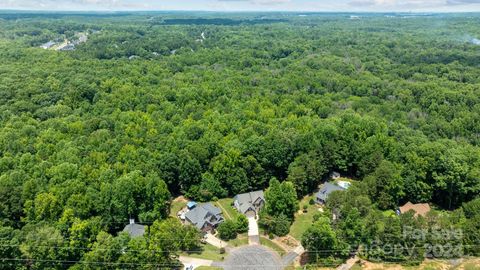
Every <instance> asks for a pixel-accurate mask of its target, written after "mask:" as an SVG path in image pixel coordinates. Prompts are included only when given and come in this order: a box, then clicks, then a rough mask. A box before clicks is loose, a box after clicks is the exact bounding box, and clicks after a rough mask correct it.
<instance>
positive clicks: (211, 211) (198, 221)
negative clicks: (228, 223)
mask: <svg viewBox="0 0 480 270" xmlns="http://www.w3.org/2000/svg"><path fill="white" fill-rule="evenodd" d="M185 220H187V221H188V222H190V223H191V224H192V225H193V226H195V227H197V228H198V229H199V230H201V231H204V232H207V231H211V230H213V229H215V228H216V227H217V226H218V224H220V223H222V222H223V221H224V219H223V216H222V210H220V209H219V208H217V207H215V206H213V205H212V204H211V203H204V204H200V205H197V206H196V207H194V208H193V209H192V210H190V211H188V212H187V213H185Z"/></svg>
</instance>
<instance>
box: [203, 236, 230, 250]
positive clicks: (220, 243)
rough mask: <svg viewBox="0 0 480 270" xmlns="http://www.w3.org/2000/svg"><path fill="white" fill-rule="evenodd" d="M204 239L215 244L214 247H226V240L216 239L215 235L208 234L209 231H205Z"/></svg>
mask: <svg viewBox="0 0 480 270" xmlns="http://www.w3.org/2000/svg"><path fill="white" fill-rule="evenodd" d="M205 241H206V242H207V243H209V244H210V245H212V246H215V247H218V248H225V247H227V245H228V243H227V242H224V241H222V240H220V239H218V238H217V237H215V236H213V235H212V234H210V233H207V234H206V238H205Z"/></svg>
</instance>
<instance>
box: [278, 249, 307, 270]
mask: <svg viewBox="0 0 480 270" xmlns="http://www.w3.org/2000/svg"><path fill="white" fill-rule="evenodd" d="M303 252H305V250H304V249H303V247H302V246H298V247H296V248H295V249H294V250H292V251H290V252H289V253H287V254H286V255H285V256H283V257H282V264H283V265H285V266H288V265H290V264H291V263H293V261H295V259H296V258H297V257H298V256H300V255H302V254H303Z"/></svg>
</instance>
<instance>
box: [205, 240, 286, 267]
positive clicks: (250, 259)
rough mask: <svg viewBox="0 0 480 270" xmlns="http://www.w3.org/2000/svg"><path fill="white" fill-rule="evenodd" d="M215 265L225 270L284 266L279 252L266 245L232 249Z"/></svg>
mask: <svg viewBox="0 0 480 270" xmlns="http://www.w3.org/2000/svg"><path fill="white" fill-rule="evenodd" d="M213 266H218V267H223V269H225V270H257V269H258V270H281V269H283V268H284V266H283V265H282V261H281V259H280V257H279V256H278V254H277V253H276V252H274V251H272V250H270V249H268V248H266V247H263V246H260V245H255V246H243V247H240V248H235V249H232V250H231V252H230V254H229V255H228V257H227V258H226V259H225V261H223V262H218V263H217V262H215V263H214V264H213Z"/></svg>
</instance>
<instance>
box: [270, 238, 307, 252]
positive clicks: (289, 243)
mask: <svg viewBox="0 0 480 270" xmlns="http://www.w3.org/2000/svg"><path fill="white" fill-rule="evenodd" d="M273 242H275V243H276V244H277V245H279V246H281V247H282V248H283V249H285V250H287V251H291V250H293V249H294V248H296V247H297V246H299V245H300V242H298V241H297V240H296V239H295V238H293V237H291V236H290V235H287V236H282V237H276V238H275V239H273Z"/></svg>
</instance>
